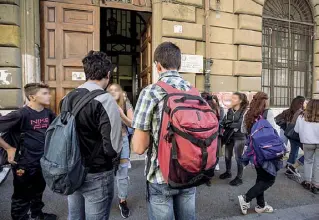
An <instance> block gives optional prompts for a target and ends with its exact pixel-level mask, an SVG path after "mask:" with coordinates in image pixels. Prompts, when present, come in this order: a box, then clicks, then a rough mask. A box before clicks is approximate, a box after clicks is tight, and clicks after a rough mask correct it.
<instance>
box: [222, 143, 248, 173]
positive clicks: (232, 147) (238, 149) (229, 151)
mask: <svg viewBox="0 0 319 220" xmlns="http://www.w3.org/2000/svg"><path fill="white" fill-rule="evenodd" d="M245 143H246V140H232V141H231V142H230V143H229V144H227V145H226V147H225V162H226V172H228V173H231V166H232V157H233V151H235V157H236V162H237V177H238V178H240V179H241V178H242V177H243V170H244V165H243V163H242V161H241V158H242V155H243V152H244V148H245Z"/></svg>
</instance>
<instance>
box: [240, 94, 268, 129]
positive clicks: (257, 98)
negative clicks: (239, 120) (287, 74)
mask: <svg viewBox="0 0 319 220" xmlns="http://www.w3.org/2000/svg"><path fill="white" fill-rule="evenodd" d="M267 100H268V95H267V94H266V93H264V92H257V93H256V95H254V97H253V100H252V101H251V102H250V107H249V110H248V112H247V114H246V116H245V124H246V128H247V131H248V133H250V131H251V128H252V126H253V124H254V123H255V121H256V119H257V118H258V117H259V116H260V115H262V114H263V113H264V111H265V109H266V107H267Z"/></svg>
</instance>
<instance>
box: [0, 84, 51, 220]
mask: <svg viewBox="0 0 319 220" xmlns="http://www.w3.org/2000/svg"><path fill="white" fill-rule="evenodd" d="M24 90H25V95H26V97H27V99H28V100H29V103H28V105H26V106H25V107H23V108H21V109H19V110H17V111H13V112H11V113H9V114H8V115H5V116H2V117H0V133H2V132H11V131H14V132H17V131H18V132H19V133H23V134H24V138H23V141H21V142H22V143H21V144H20V146H19V147H20V151H19V152H21V155H19V159H18V161H15V159H16V158H18V157H16V154H18V152H16V147H18V146H10V145H9V144H8V143H6V142H5V141H4V139H3V138H1V137H0V147H2V148H4V149H5V150H6V151H7V154H8V162H9V163H11V164H12V171H13V187H14V192H13V196H12V203H11V216H12V219H13V220H28V219H29V214H28V212H29V210H30V212H31V219H35V220H49V219H52V220H54V219H56V216H55V215H52V214H45V213H43V212H42V209H43V207H44V203H43V202H42V195H43V192H44V189H45V186H46V183H45V180H44V178H43V175H42V170H41V166H40V159H41V157H42V155H43V151H44V140H45V132H46V130H47V128H48V127H49V125H50V123H51V122H52V121H53V120H54V118H55V115H54V113H53V112H51V111H50V110H49V109H46V108H45V107H44V106H47V105H49V104H50V98H51V96H50V93H49V87H48V85H45V84H43V83H30V84H27V85H26V86H25V87H24ZM22 146H23V147H22Z"/></svg>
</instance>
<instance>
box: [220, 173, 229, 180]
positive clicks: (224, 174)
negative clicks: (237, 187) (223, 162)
mask: <svg viewBox="0 0 319 220" xmlns="http://www.w3.org/2000/svg"><path fill="white" fill-rule="evenodd" d="M229 178H231V173H228V172H225V173H223V174H221V175H220V176H219V179H222V180H224V179H229Z"/></svg>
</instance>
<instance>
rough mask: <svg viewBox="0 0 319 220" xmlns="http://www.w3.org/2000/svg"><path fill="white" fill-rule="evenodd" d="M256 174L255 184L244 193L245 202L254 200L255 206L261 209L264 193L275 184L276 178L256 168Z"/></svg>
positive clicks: (263, 202)
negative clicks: (255, 201) (255, 200)
mask: <svg viewBox="0 0 319 220" xmlns="http://www.w3.org/2000/svg"><path fill="white" fill-rule="evenodd" d="M256 172H257V180H256V184H255V185H254V186H253V187H252V188H251V189H250V190H249V191H248V192H247V193H246V202H251V200H253V199H254V198H256V199H257V205H258V206H260V207H261V208H263V207H265V199H264V192H265V191H266V190H267V189H268V188H270V187H271V186H272V185H273V184H274V183H275V180H276V177H275V176H273V175H271V174H269V173H267V171H265V170H264V169H263V168H260V167H256Z"/></svg>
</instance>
